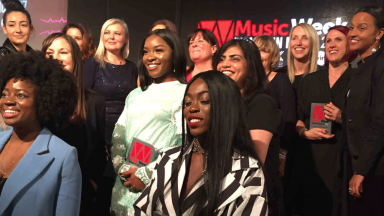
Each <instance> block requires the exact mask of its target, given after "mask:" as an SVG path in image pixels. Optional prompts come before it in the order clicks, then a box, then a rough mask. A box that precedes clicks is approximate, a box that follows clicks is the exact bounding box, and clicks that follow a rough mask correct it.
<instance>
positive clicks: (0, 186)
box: [0, 178, 7, 196]
mask: <svg viewBox="0 0 384 216" xmlns="http://www.w3.org/2000/svg"><path fill="white" fill-rule="evenodd" d="M6 181H7V178H0V182H1V184H0V196H1V192H3V188H4V185H5V182H6Z"/></svg>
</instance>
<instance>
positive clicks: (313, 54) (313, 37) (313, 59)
mask: <svg viewBox="0 0 384 216" xmlns="http://www.w3.org/2000/svg"><path fill="white" fill-rule="evenodd" d="M298 26H300V27H301V28H303V29H304V32H305V34H306V35H307V37H308V39H309V44H310V46H311V49H310V51H309V71H307V72H305V73H304V74H303V76H306V75H307V74H309V73H312V72H315V71H317V56H318V53H319V49H320V42H319V36H318V35H317V32H316V30H315V29H314V28H313V27H312V26H311V25H309V24H307V23H300V24H298V25H297V26H295V27H294V28H292V29H291V32H290V33H289V43H291V40H292V32H293V30H294V29H295V28H296V27H298ZM294 59H295V57H294V56H293V54H292V50H291V45H289V46H288V64H287V69H288V70H287V74H288V77H289V80H290V81H291V83H293V81H295V65H294Z"/></svg>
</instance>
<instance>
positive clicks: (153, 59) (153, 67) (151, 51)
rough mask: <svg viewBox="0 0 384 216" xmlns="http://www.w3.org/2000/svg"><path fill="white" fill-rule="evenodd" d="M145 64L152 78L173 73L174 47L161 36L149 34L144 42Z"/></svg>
mask: <svg viewBox="0 0 384 216" xmlns="http://www.w3.org/2000/svg"><path fill="white" fill-rule="evenodd" d="M143 51H144V55H143V64H144V66H145V68H146V69H147V71H148V74H149V76H151V77H152V78H154V79H156V78H161V77H165V76H167V75H168V74H169V73H172V67H173V66H172V54H173V51H172V48H171V47H170V46H169V45H168V44H167V42H165V41H164V40H163V39H162V38H161V37H160V36H157V35H155V34H153V35H151V36H149V37H148V38H147V39H146V40H145V43H144V49H143Z"/></svg>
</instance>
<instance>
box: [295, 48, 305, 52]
mask: <svg viewBox="0 0 384 216" xmlns="http://www.w3.org/2000/svg"><path fill="white" fill-rule="evenodd" d="M295 50H299V51H301V50H304V49H303V48H296V49H295Z"/></svg>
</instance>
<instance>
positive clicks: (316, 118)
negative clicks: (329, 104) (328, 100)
mask: <svg viewBox="0 0 384 216" xmlns="http://www.w3.org/2000/svg"><path fill="white" fill-rule="evenodd" d="M323 120H324V121H325V120H326V119H325V116H324V112H323V106H321V105H316V106H314V107H313V115H312V122H321V121H323Z"/></svg>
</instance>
